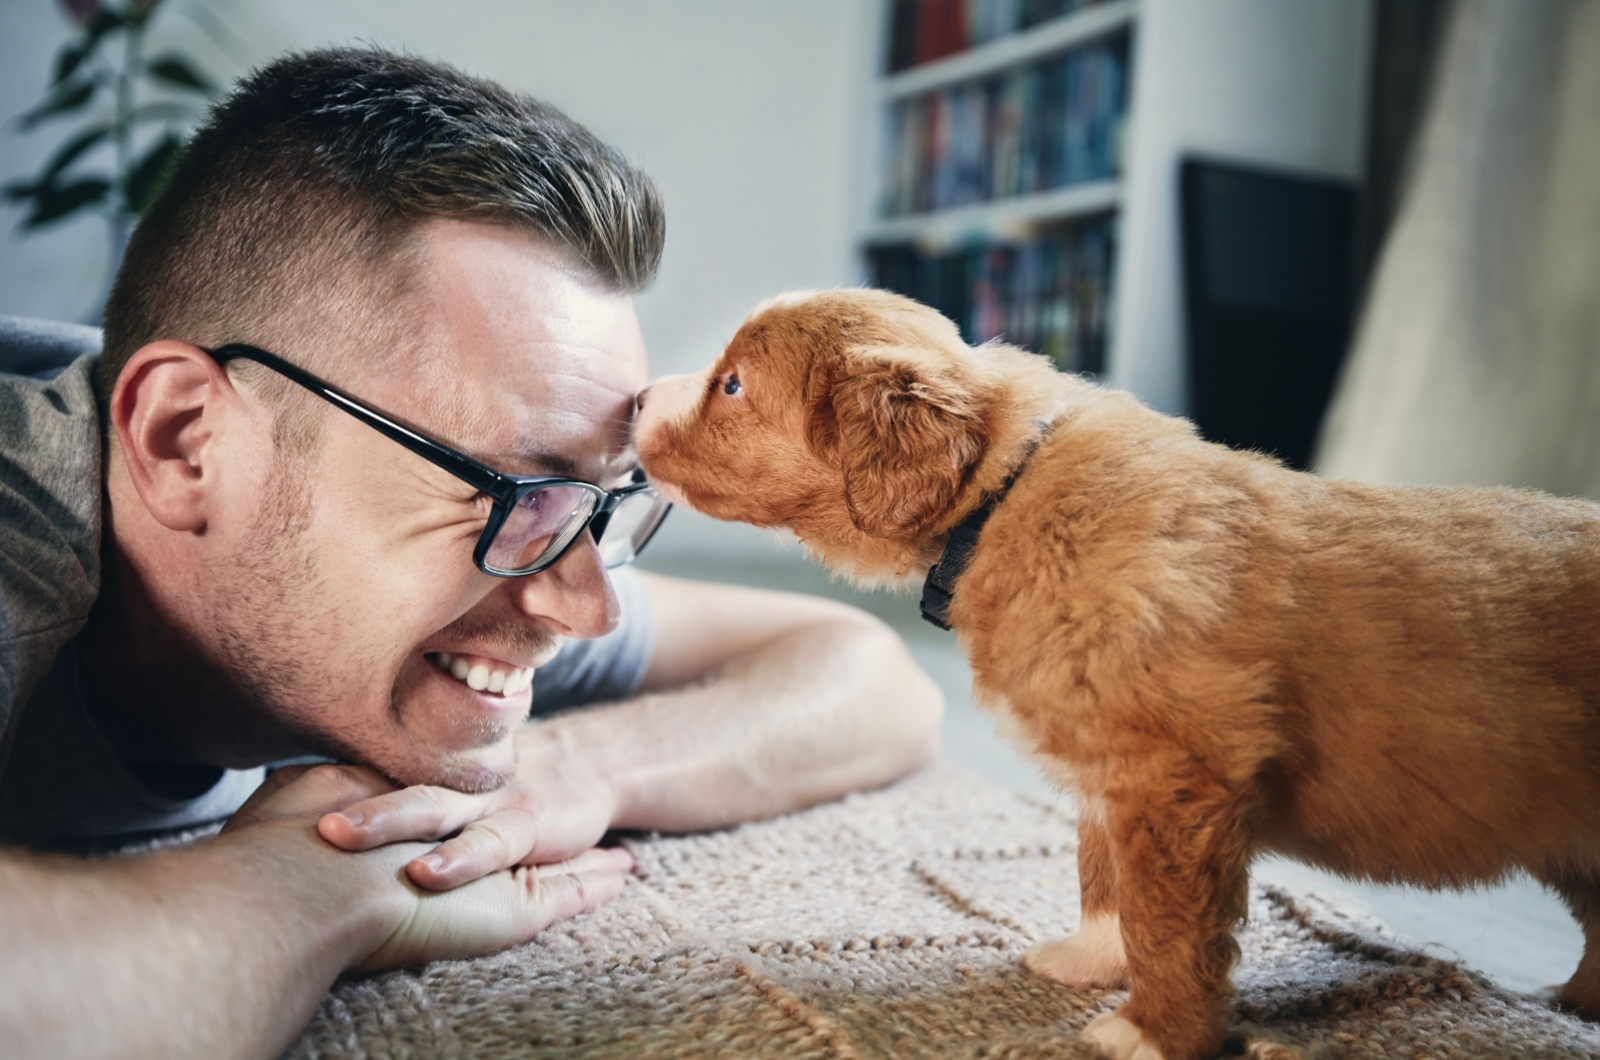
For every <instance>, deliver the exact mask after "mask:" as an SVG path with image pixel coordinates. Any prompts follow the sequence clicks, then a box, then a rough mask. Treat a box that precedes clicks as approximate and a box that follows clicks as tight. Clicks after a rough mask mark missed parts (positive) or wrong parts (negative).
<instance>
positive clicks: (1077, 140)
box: [882, 33, 1128, 217]
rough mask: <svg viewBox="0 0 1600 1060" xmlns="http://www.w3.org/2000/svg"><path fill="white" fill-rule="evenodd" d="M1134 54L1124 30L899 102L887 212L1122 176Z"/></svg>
mask: <svg viewBox="0 0 1600 1060" xmlns="http://www.w3.org/2000/svg"><path fill="white" fill-rule="evenodd" d="M1127 63H1128V37H1127V34H1125V33H1124V34H1120V35H1118V36H1116V37H1113V38H1110V39H1108V40H1105V41H1102V42H1101V43H1099V44H1095V45H1092V46H1089V47H1085V48H1080V49H1078V50H1075V51H1071V52H1068V53H1066V54H1065V55H1061V56H1056V57H1054V58H1050V59H1046V60H1043V61H1040V62H1037V63H1032V64H1030V65H1027V66H1022V67H1018V68H1016V69H1013V70H1010V71H1007V72H1006V73H1004V74H1002V75H1000V76H997V77H992V78H987V79H984V80H981V81H971V82H967V83H965V84H959V85H954V86H951V87H949V88H945V89H941V90H939V91H936V92H929V93H927V94H925V95H922V96H916V97H913V98H911V99H907V100H903V101H900V102H898V103H896V104H893V105H892V106H891V107H890V110H889V114H888V122H889V126H888V129H887V140H886V155H885V157H886V159H887V161H888V171H887V173H886V178H887V184H886V187H885V188H884V194H883V204H882V212H883V214H884V215H885V216H889V217H894V216H900V215H903V214H911V213H921V212H923V211H926V210H942V209H946V208H949V207H952V206H960V205H963V204H965V203H972V202H984V201H987V200H990V199H1000V198H1005V197H1008V196H1012V195H1026V194H1029V193H1031V192H1038V191H1046V190H1049V189H1051V188H1058V187H1062V186H1064V185H1068V184H1076V183H1079V182H1082V181H1089V180H1100V179H1105V178H1109V177H1114V176H1116V174H1117V173H1118V172H1119V171H1120V170H1121V165H1122V130H1123V126H1124V124H1125V121H1126V115H1127V89H1126V81H1127V76H1126V71H1127Z"/></svg>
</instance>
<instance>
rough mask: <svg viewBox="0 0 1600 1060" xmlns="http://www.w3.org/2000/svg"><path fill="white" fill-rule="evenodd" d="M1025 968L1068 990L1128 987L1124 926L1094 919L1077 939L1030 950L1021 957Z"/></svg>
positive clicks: (1112, 920)
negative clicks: (1123, 943)
mask: <svg viewBox="0 0 1600 1060" xmlns="http://www.w3.org/2000/svg"><path fill="white" fill-rule="evenodd" d="M1022 964H1023V966H1024V967H1025V968H1027V969H1028V970H1029V971H1030V972H1033V973H1035V974H1036V975H1042V976H1044V977H1045V978H1046V979H1054V980H1055V981H1056V982H1058V983H1065V984H1066V985H1067V986H1102V987H1118V986H1126V985H1128V957H1127V954H1126V953H1125V952H1124V951H1123V949H1122V926H1121V924H1120V923H1119V921H1118V919H1117V918H1116V917H1114V916H1092V917H1090V918H1089V919H1088V920H1085V921H1084V922H1083V930H1081V931H1079V932H1078V933H1077V934H1076V935H1072V936H1069V937H1068V938H1064V939H1054V940H1052V941H1050V942H1041V943H1039V944H1038V945H1037V946H1032V947H1030V948H1029V949H1028V951H1027V952H1026V953H1024V954H1023V955H1022Z"/></svg>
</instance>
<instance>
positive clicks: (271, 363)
mask: <svg viewBox="0 0 1600 1060" xmlns="http://www.w3.org/2000/svg"><path fill="white" fill-rule="evenodd" d="M206 352H207V353H209V354H210V355H211V357H212V359H213V360H215V361H216V362H217V363H218V364H223V365H225V364H227V363H228V362H229V361H234V360H247V361H255V362H256V363H258V364H261V365H264V366H265V367H267V368H270V369H272V370H273V371H274V372H277V373H278V374H279V375H281V376H283V377H284V378H286V379H288V380H290V381H291V382H294V383H298V384H299V385H300V386H302V387H304V388H305V389H307V390H309V391H311V392H312V393H313V394H315V395H317V396H318V397H320V398H322V399H324V400H326V401H329V402H332V403H333V404H334V405H337V406H338V407H339V408H341V409H343V410H344V411H345V412H348V413H349V414H350V415H352V416H354V417H355V418H356V419H358V420H360V421H361V422H362V423H365V424H366V425H367V426H369V427H372V428H373V429H375V430H378V431H381V432H383V433H384V434H385V435H388V436H389V437H390V438H392V439H394V440H395V441H397V442H399V443H400V444H401V445H403V446H405V447H406V448H407V449H409V450H411V451H412V452H413V453H416V454H417V455H418V456H420V457H422V458H423V459H424V460H428V461H430V462H432V463H434V464H437V465H439V466H440V467H442V468H444V469H445V470H447V471H451V472H453V473H454V474H456V475H459V476H460V477H461V478H463V479H465V480H466V481H467V482H468V483H470V484H471V485H473V486H475V487H476V488H478V489H480V490H482V491H483V492H484V493H487V494H489V495H490V496H496V495H498V494H502V493H509V492H510V491H511V490H513V489H514V488H515V487H514V486H512V484H511V483H510V482H508V481H507V480H506V478H505V477H504V476H503V475H501V474H500V473H499V472H498V471H495V470H494V469H493V468H490V467H485V466H484V465H482V464H480V463H478V462H477V461H476V460H473V459H472V458H471V457H468V456H465V455H463V454H461V453H458V452H456V451H455V450H453V449H449V448H446V447H445V446H443V445H440V444H439V443H438V442H436V441H434V440H433V439H432V438H429V437H428V436H426V435H423V434H418V433H417V432H416V431H414V430H412V429H411V428H409V427H407V426H406V425H405V424H403V423H397V422H395V421H394V420H391V419H390V418H389V417H387V416H385V415H383V414H382V413H380V412H378V411H377V410H376V409H372V408H368V407H367V406H366V405H363V404H362V403H361V402H359V401H357V400H356V399H355V398H353V397H351V396H349V395H348V394H345V393H344V392H342V391H340V390H338V389H337V388H335V387H333V386H331V385H329V384H328V383H324V382H323V381H322V380H320V379H318V378H317V377H316V376H314V375H312V374H311V373H310V372H308V371H306V370H304V369H303V368H299V367H297V366H295V365H293V364H290V363H289V362H288V361H286V360H284V359H283V358H281V357H278V356H276V355H274V354H271V353H268V352H267V351H266V350H261V349H257V348H256V347H254V346H248V345H245V344H244V343H239V342H236V343H230V344H229V345H227V346H223V347H220V348H218V349H215V350H207V351H206Z"/></svg>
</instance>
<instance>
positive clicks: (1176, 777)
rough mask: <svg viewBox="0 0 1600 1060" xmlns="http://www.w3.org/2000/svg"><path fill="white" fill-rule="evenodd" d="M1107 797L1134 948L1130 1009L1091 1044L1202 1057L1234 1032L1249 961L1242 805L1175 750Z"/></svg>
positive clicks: (1127, 938) (1152, 758)
mask: <svg viewBox="0 0 1600 1060" xmlns="http://www.w3.org/2000/svg"><path fill="white" fill-rule="evenodd" d="M1124 761H1125V766H1124V768H1123V769H1122V770H1121V774H1122V776H1124V777H1125V778H1127V780H1126V783H1124V784H1122V785H1121V786H1120V787H1119V789H1118V790H1113V791H1109V792H1108V793H1107V798H1106V810H1105V827H1106V834H1107V839H1108V844H1109V847H1110V851H1111V860H1112V862H1113V864H1114V865H1115V866H1116V879H1117V905H1118V909H1119V912H1120V915H1121V926H1122V940H1123V945H1124V947H1125V949H1126V951H1127V958H1128V978H1129V993H1128V1003H1127V1004H1126V1005H1124V1006H1123V1007H1122V1008H1120V1009H1118V1010H1117V1011H1116V1012H1113V1013H1107V1014H1105V1015H1103V1016H1099V1017H1096V1018H1095V1019H1094V1020H1093V1021H1091V1022H1090V1024H1089V1026H1088V1027H1086V1028H1085V1029H1084V1032H1083V1037H1084V1039H1085V1040H1087V1041H1091V1042H1093V1043H1095V1044H1096V1045H1098V1046H1099V1047H1100V1048H1101V1049H1102V1050H1103V1051H1105V1052H1106V1053H1108V1054H1109V1055H1110V1056H1112V1057H1114V1058H1116V1060H1201V1058H1208V1057H1212V1056H1215V1055H1216V1054H1217V1053H1218V1052H1219V1051H1220V1050H1221V1048H1222V1045H1223V1039H1224V1037H1225V1036H1226V1032H1227V1018H1228V1011H1229V1008H1228V998H1229V991H1230V986H1229V982H1228V970H1229V969H1230V968H1231V967H1232V965H1233V962H1234V960H1235V959H1236V958H1237V957H1238V954H1239V945H1238V943H1237V942H1236V941H1235V940H1234V937H1233V928H1234V926H1235V925H1236V924H1237V923H1238V922H1239V921H1240V920H1242V919H1243V918H1244V913H1245V901H1246V882H1247V878H1248V877H1247V862H1248V855H1247V849H1248V848H1247V843H1246V841H1245V838H1244V831H1243V828H1242V826H1241V821H1242V819H1243V818H1242V812H1241V800H1240V799H1238V798H1237V797H1235V795H1234V793H1232V792H1230V791H1228V790H1227V789H1226V787H1225V786H1224V784H1223V783H1222V782H1221V781H1220V779H1218V778H1217V777H1215V776H1214V775H1212V774H1211V773H1210V772H1209V771H1208V770H1207V769H1206V768H1205V767H1204V765H1202V764H1201V763H1199V762H1197V761H1194V760H1192V759H1190V758H1188V757H1187V756H1186V755H1184V754H1182V753H1180V752H1177V751H1174V752H1172V753H1170V754H1163V753H1157V754H1150V755H1145V756H1140V757H1139V758H1134V759H1125V760H1124Z"/></svg>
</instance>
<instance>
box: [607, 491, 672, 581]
mask: <svg viewBox="0 0 1600 1060" xmlns="http://www.w3.org/2000/svg"><path fill="white" fill-rule="evenodd" d="M665 513H666V505H665V503H664V502H663V501H662V500H661V498H660V497H659V496H657V495H656V494H654V493H652V492H649V491H641V492H639V493H630V494H628V495H627V496H626V497H624V498H622V501H621V503H619V504H618V505H617V506H616V508H615V509H613V510H612V512H611V519H610V521H609V522H607V523H606V529H605V533H603V534H601V535H600V561H601V562H602V563H604V564H605V565H606V566H607V567H620V566H621V565H622V564H624V563H626V562H628V561H629V560H631V559H632V558H633V557H634V554H635V553H637V552H638V551H639V549H641V548H643V547H644V542H645V539H646V538H648V537H649V536H650V534H651V532H652V531H653V530H655V528H656V524H658V523H660V522H661V516H662V515H664V514H665Z"/></svg>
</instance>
